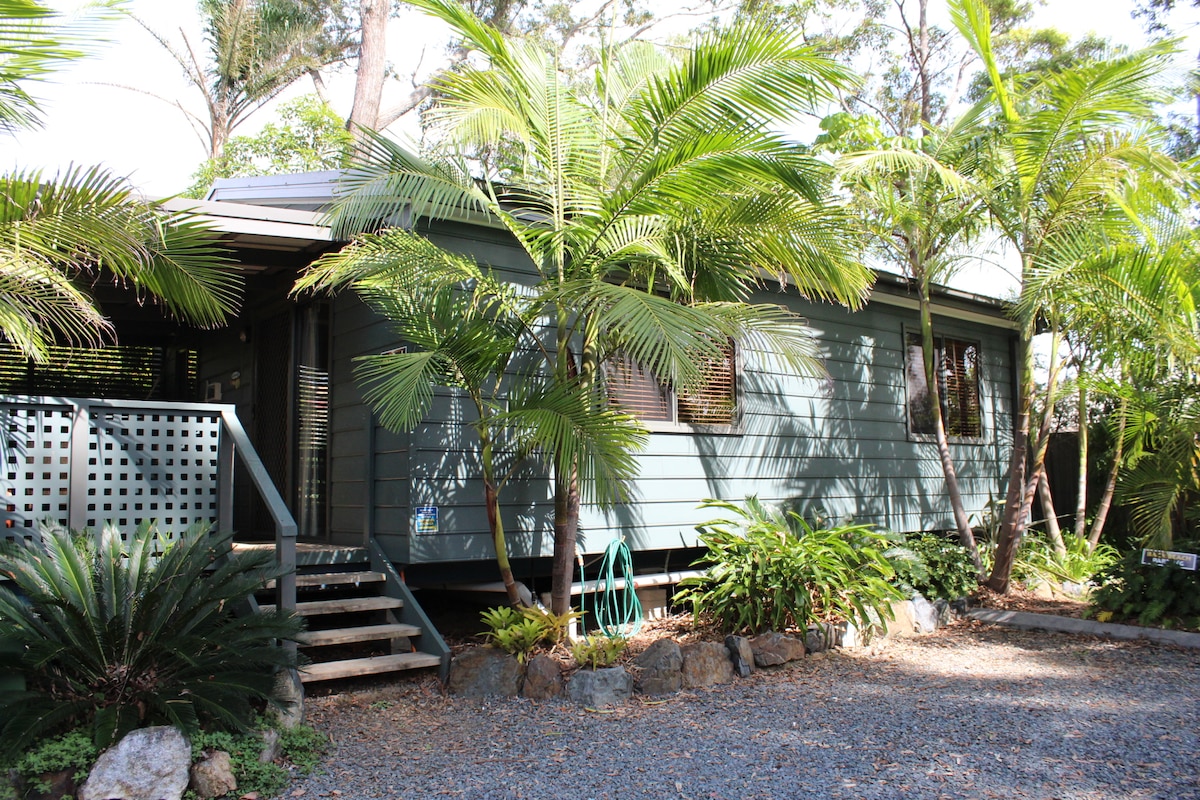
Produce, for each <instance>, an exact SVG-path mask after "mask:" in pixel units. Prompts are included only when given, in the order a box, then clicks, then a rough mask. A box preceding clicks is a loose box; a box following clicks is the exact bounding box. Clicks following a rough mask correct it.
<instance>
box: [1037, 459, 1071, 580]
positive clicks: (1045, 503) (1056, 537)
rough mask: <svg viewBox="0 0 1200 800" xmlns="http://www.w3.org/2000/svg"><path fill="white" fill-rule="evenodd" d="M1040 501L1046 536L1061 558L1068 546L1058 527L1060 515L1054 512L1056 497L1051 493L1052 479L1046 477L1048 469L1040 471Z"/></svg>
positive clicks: (1064, 555)
mask: <svg viewBox="0 0 1200 800" xmlns="http://www.w3.org/2000/svg"><path fill="white" fill-rule="evenodd" d="M1038 499H1039V500H1041V501H1042V514H1043V515H1045V519H1046V535H1047V536H1049V537H1050V544H1051V546H1052V547H1054V554H1055V555H1056V556H1059V557H1060V558H1065V557H1066V555H1067V545H1066V543H1065V542H1064V541H1063V537H1062V528H1060V527H1059V526H1058V514H1057V512H1055V510H1054V496H1053V495H1052V494H1051V493H1050V479H1049V478H1047V477H1046V468H1045V466H1043V467H1042V468H1041V469H1040V470H1039V471H1038Z"/></svg>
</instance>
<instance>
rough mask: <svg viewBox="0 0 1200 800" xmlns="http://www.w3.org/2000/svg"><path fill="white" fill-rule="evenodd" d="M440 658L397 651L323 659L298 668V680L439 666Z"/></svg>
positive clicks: (328, 678)
mask: <svg viewBox="0 0 1200 800" xmlns="http://www.w3.org/2000/svg"><path fill="white" fill-rule="evenodd" d="M441 663H442V660H441V659H440V658H438V657H437V656H432V655H430V654H428V653H399V654H397V655H391V656H371V657H370V658H351V659H347V660H346V661H325V662H323V663H320V664H309V665H308V666H307V667H304V668H303V669H301V670H300V681H301V682H302V683H312V682H313V681H331V680H335V679H337V678H355V677H358V676H360V675H378V674H379V673H381V672H399V671H400V670H405V669H420V668H422V667H437V666H440V665H441Z"/></svg>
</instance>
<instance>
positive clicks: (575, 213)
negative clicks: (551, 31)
mask: <svg viewBox="0 0 1200 800" xmlns="http://www.w3.org/2000/svg"><path fill="white" fill-rule="evenodd" d="M416 5H419V6H420V7H421V8H423V9H425V10H426V11H428V12H429V13H431V14H433V15H435V16H437V17H439V18H441V19H443V20H445V21H447V22H448V23H449V24H450V25H451V27H452V28H453V29H454V31H455V33H456V34H457V35H459V36H460V37H462V39H463V40H464V41H465V42H466V43H467V46H468V47H470V48H472V49H474V50H476V51H477V52H478V53H479V54H480V55H481V56H482V57H483V58H484V59H486V62H487V63H486V64H484V65H475V64H474V62H472V63H471V64H470V65H469V66H467V67H466V68H464V69H463V70H461V71H459V72H456V73H453V74H448V75H445V76H443V77H442V78H441V80H440V82H439V85H438V87H437V88H438V91H439V93H440V97H441V100H440V105H439V106H438V107H437V108H436V109H435V116H434V124H435V126H436V129H437V131H438V132H439V133H440V134H441V135H442V136H443V137H444V142H445V143H446V154H445V155H443V156H442V157H440V158H437V159H434V160H432V161H425V160H423V159H420V158H417V157H415V156H412V155H411V154H409V153H407V152H405V151H404V150H402V149H401V148H399V147H396V146H395V145H393V144H391V143H389V142H387V141H386V140H384V139H382V138H379V137H375V138H373V139H372V140H371V141H372V145H371V147H370V149H369V152H367V153H366V158H365V160H364V162H363V163H362V164H361V165H360V166H359V167H358V168H357V169H355V170H352V171H351V172H350V174H349V177H348V179H347V181H346V186H345V188H346V190H347V192H348V196H347V197H346V199H345V200H344V201H343V202H342V203H341V204H340V206H339V208H338V209H337V211H336V213H335V214H334V217H333V224H334V227H335V229H336V230H338V231H339V232H341V233H343V234H346V233H349V232H353V231H357V230H364V229H373V228H378V226H379V224H380V220H388V219H394V220H395V219H409V218H410V217H411V218H412V219H419V218H422V217H425V218H430V219H437V218H441V217H445V216H447V215H449V214H451V213H453V212H459V211H469V212H476V213H479V212H482V213H485V214H489V215H491V216H492V217H493V218H494V219H496V220H499V221H500V222H501V223H502V224H503V225H504V226H505V228H507V230H508V231H509V232H510V233H511V234H512V235H513V237H514V238H515V239H516V241H517V242H518V243H519V244H520V245H521V247H522V248H523V249H524V251H525V253H526V254H527V255H528V258H529V262H530V265H531V267H532V269H533V270H535V276H534V280H533V283H532V285H529V286H522V287H520V288H519V289H516V288H513V287H511V286H510V285H509V284H507V283H505V282H503V281H501V280H499V278H498V276H497V275H496V274H495V273H494V272H492V271H491V270H489V269H487V268H486V267H479V268H476V269H477V271H476V272H472V271H470V270H468V269H467V265H465V264H462V263H458V264H450V263H449V262H448V261H447V260H446V259H432V258H430V257H429V252H428V250H429V245H428V244H427V242H425V240H424V239H423V237H422V236H420V235H419V234H418V233H414V232H411V231H409V230H402V229H397V228H392V229H386V230H382V231H379V232H377V233H373V234H367V235H362V236H360V237H358V238H357V239H356V240H355V242H354V243H352V244H351V245H350V246H348V247H347V248H345V249H344V250H342V251H341V252H340V253H337V254H334V255H330V256H328V257H326V258H323V259H322V260H321V261H320V262H318V263H317V264H315V265H314V268H313V269H312V270H311V271H310V272H309V273H308V274H307V275H306V276H305V277H304V278H303V279H302V280H301V281H300V282H299V283H298V284H297V290H300V291H303V290H310V289H336V288H339V287H344V286H354V287H355V288H358V289H366V290H368V296H372V295H371V293H372V292H377V291H378V290H379V289H380V287H385V288H386V289H387V290H389V291H394V292H397V293H403V294H405V295H406V296H411V297H422V296H424V297H426V298H427V299H430V298H433V297H435V296H437V292H438V291H440V290H444V289H446V287H453V290H454V291H457V292H459V293H460V294H461V296H462V297H463V298H464V302H466V298H469V302H470V304H471V305H472V307H474V308H477V309H479V311H478V313H480V314H482V315H484V316H486V317H488V318H493V317H494V318H497V319H500V320H503V321H504V323H505V325H511V327H512V330H513V333H514V338H513V339H511V340H507V341H506V343H505V346H506V347H507V346H508V345H509V344H515V345H516V347H514V348H513V350H512V351H510V354H514V353H515V355H517V356H519V358H512V359H508V356H506V357H505V359H508V360H505V359H496V360H494V361H493V362H492V365H491V373H490V374H492V375H501V374H502V373H504V371H505V370H507V371H508V373H509V377H515V380H513V381H512V384H511V385H512V386H513V387H514V388H513V389H512V391H511V392H505V396H504V397H503V398H502V399H503V401H504V409H505V410H504V411H503V412H501V413H498V414H496V415H495V417H494V418H493V419H494V421H495V422H496V423H498V424H500V425H502V426H503V427H504V428H505V429H506V430H507V431H508V432H509V434H510V435H511V442H510V446H511V452H512V453H513V455H514V457H516V458H518V459H519V458H520V457H522V456H524V455H526V454H530V453H535V452H536V453H540V454H542V456H543V458H544V460H545V462H546V463H548V464H549V466H550V469H551V472H552V484H553V493H554V561H553V567H552V570H553V585H552V598H553V599H552V603H551V605H552V610H553V611H554V612H555V613H564V612H565V611H566V610H567V609H568V607H569V603H570V594H569V591H570V580H571V565H572V559H573V557H574V552H575V534H576V527H577V522H578V515H579V507H580V503H581V501H588V502H597V503H612V502H615V501H619V500H622V499H625V498H626V497H628V488H629V478H631V477H632V475H633V470H634V469H635V467H636V462H635V461H634V460H633V459H632V452H633V449H634V448H635V447H636V446H637V445H638V443H639V442H640V441H641V435H640V428H639V427H638V426H637V425H636V424H635V422H634V421H633V420H632V419H631V418H629V417H628V416H626V415H622V414H614V413H613V408H612V404H611V401H610V399H609V396H608V394H607V393H606V389H605V384H606V378H605V374H604V370H603V367H604V365H605V363H606V362H609V361H612V360H616V359H620V360H623V361H626V362H633V363H636V364H637V365H639V366H640V367H641V368H643V369H645V370H647V371H649V372H651V373H652V374H653V375H655V376H657V378H658V379H659V380H661V381H663V382H664V383H666V384H668V385H671V386H673V387H676V388H677V389H678V390H680V391H681V392H687V391H688V390H689V389H694V388H695V387H697V386H699V385H700V384H701V383H702V382H703V380H704V374H703V373H704V369H703V366H702V365H703V364H704V363H705V362H706V361H707V360H710V359H715V358H719V357H720V356H721V354H722V352H723V349H724V348H725V347H726V346H727V342H728V341H729V339H730V338H734V339H736V340H737V341H738V342H739V343H740V344H741V345H742V346H743V347H744V348H745V349H746V350H749V351H751V352H752V353H753V354H754V356H755V357H758V358H773V359H775V360H776V362H777V363H782V364H784V365H786V366H787V367H788V368H790V369H795V370H802V371H805V372H808V373H812V372H814V371H817V370H819V369H820V367H819V362H818V361H817V359H816V349H815V346H814V343H813V340H812V338H811V335H810V332H809V330H808V329H807V327H805V326H804V324H803V322H802V321H801V320H800V319H799V318H798V317H796V316H795V315H793V314H791V313H790V312H788V311H787V310H785V309H783V308H781V307H778V306H771V305H750V304H747V303H745V302H744V301H745V299H746V298H747V297H748V296H749V293H750V292H751V291H753V290H754V288H755V287H757V286H759V285H761V284H763V283H764V282H765V281H766V280H767V276H775V277H777V278H779V279H780V280H781V281H787V282H790V283H792V284H794V285H795V286H796V287H797V288H798V289H799V290H800V291H802V292H805V293H807V294H809V295H811V296H817V297H821V298H829V299H835V300H838V301H842V302H846V303H857V302H858V301H860V300H861V299H862V297H863V293H864V291H865V288H866V286H867V285H868V283H869V273H868V272H867V271H866V270H865V269H864V268H863V267H862V266H861V265H859V264H857V263H854V262H852V261H850V260H849V259H848V255H849V254H851V253H853V251H854V247H853V243H852V242H851V241H848V240H847V238H846V236H845V234H844V233H843V231H846V230H848V229H849V227H850V226H849V225H847V224H846V218H845V216H844V215H842V214H841V213H839V212H838V211H837V210H836V209H833V208H830V207H829V206H827V205H825V204H824V202H823V201H824V199H825V195H826V186H827V180H828V168H827V167H826V166H825V165H824V164H823V163H822V162H821V161H819V160H818V159H816V158H814V157H813V156H812V155H811V154H809V153H807V152H806V151H805V150H804V149H802V148H800V147H797V146H794V145H792V144H790V143H788V142H786V141H785V140H783V139H782V138H781V137H779V136H777V135H775V134H772V133H770V132H769V130H768V128H767V126H766V121H767V120H768V119H781V118H788V117H794V116H795V115H796V113H797V112H800V111H804V110H807V109H809V108H811V107H812V105H813V104H815V103H817V102H819V101H821V100H822V99H824V98H827V97H829V96H830V93H831V92H832V90H833V88H834V87H836V86H841V85H845V84H846V83H848V81H849V80H850V76H849V75H848V73H846V72H845V70H843V69H842V68H840V67H838V66H837V65H835V64H833V63H832V62H830V61H828V60H827V59H825V58H823V57H821V56H819V55H817V54H815V53H814V52H812V51H811V50H809V49H807V48H804V47H799V46H797V45H795V44H794V42H793V38H792V36H791V35H790V34H789V33H788V32H786V31H779V30H767V29H764V28H763V27H756V26H752V25H742V26H739V27H737V28H735V29H732V30H728V31H725V32H721V33H717V34H713V35H712V36H710V37H709V38H707V39H706V40H705V41H703V42H702V43H701V44H699V45H697V46H696V47H695V48H694V49H693V50H691V51H689V52H688V53H687V55H686V56H685V57H684V58H683V60H682V61H678V62H676V61H673V60H671V59H669V58H668V57H667V56H665V55H664V53H663V52H662V51H660V50H657V49H654V48H652V47H650V46H648V45H644V44H634V45H630V46H627V47H621V48H619V49H615V50H610V51H607V52H605V53H604V54H603V55H602V58H601V61H600V66H599V67H598V69H597V70H596V72H595V73H594V76H593V78H594V79H593V80H585V79H583V78H582V77H576V76H569V75H566V74H564V72H563V71H562V70H561V69H560V68H559V64H558V62H557V58H556V56H555V54H553V53H550V52H547V51H546V50H544V49H542V48H540V47H538V46H537V45H534V44H532V43H528V42H520V41H511V40H509V39H506V38H505V37H504V36H502V35H501V34H500V33H498V32H497V31H496V30H495V29H493V28H490V27H488V26H486V25H484V24H482V23H481V22H480V21H479V20H478V19H477V18H476V17H474V16H473V15H471V14H470V13H469V12H467V11H465V10H464V9H463V8H462V7H460V6H458V5H456V4H455V3H453V2H451V1H450V0H420V2H418V3H416ZM468 154H470V155H474V156H476V157H477V158H476V160H474V161H468V159H467V155H468ZM472 169H475V170H476V171H475V172H473V171H472ZM476 178H481V180H477V179H476ZM506 287H507V288H506ZM374 296H376V297H377V294H376V295H374ZM429 316H430V318H433V315H432V314H430V315H429ZM491 341H492V340H491V339H488V342H489V343H490V342H491ZM472 344H473V343H472ZM434 357H435V356H433V355H431V354H427V353H425V352H423V353H420V354H418V353H410V354H396V355H395V356H394V358H397V359H398V360H397V362H396V364H395V366H400V365H401V364H403V363H408V364H415V363H417V361H418V360H419V359H421V358H424V359H428V360H432V359H433V358H434ZM380 363H381V362H379V361H368V362H366V364H367V365H371V364H380ZM367 369H372V368H371V367H367ZM413 369H414V371H415V369H416V368H415V367H413ZM514 372H515V376H514V375H513V373H514ZM384 374H385V373H383V372H382V371H380V372H368V373H367V374H366V375H365V377H367V378H372V377H373V378H375V379H376V380H377V381H380V380H382V379H383V375H384ZM396 374H397V375H399V374H400V373H399V372H397V373H396ZM432 378H433V373H432V371H431V372H429V373H428V374H427V375H426V376H425V377H423V378H422V379H421V380H422V381H424V384H425V385H427V384H428V381H429V380H430V379H432ZM377 385H378V386H380V387H382V386H383V384H382V383H378V384H377ZM421 391H427V390H426V389H422V390H421ZM381 392H382V389H381ZM412 395H413V397H414V398H417V397H418V393H417V392H416V391H415V389H414V390H413V391H412ZM380 396H381V395H380V394H377V395H376V399H377V402H378V401H379V398H380ZM391 396H392V397H393V398H394V399H395V400H397V401H400V403H399V404H400V405H405V404H406V403H408V402H409V401H406V400H405V397H404V394H403V392H401V391H396V392H393V393H391ZM413 402H414V403H415V400H414V401H413ZM421 408H423V407H419V408H418V410H417V411H415V412H414V413H413V414H412V415H409V416H407V417H402V418H401V420H403V421H405V422H411V421H412V420H413V419H415V418H419V416H420V413H422V412H421V410H420V409H421ZM480 427H481V429H482V427H484V426H480Z"/></svg>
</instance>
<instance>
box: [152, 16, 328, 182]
mask: <svg viewBox="0 0 1200 800" xmlns="http://www.w3.org/2000/svg"><path fill="white" fill-rule="evenodd" d="M200 13H201V17H202V19H203V20H204V40H205V44H206V45H207V49H208V53H207V57H206V58H205V57H202V56H201V55H200V54H198V53H197V50H196V47H195V46H194V45H193V44H192V43H191V42H190V41H188V39H187V38H186V37H184V41H183V47H182V49H181V48H179V47H176V46H175V45H173V44H172V43H171V42H170V40H168V39H167V38H166V37H165V36H163V35H162V34H160V33H158V32H156V31H154V30H153V29H151V28H150V27H149V26H148V25H146V24H145V23H144V22H142V21H141V20H137V21H138V24H140V25H141V26H142V27H143V28H145V29H146V31H147V32H149V34H150V35H151V36H153V37H154V38H155V39H156V40H157V41H158V43H159V44H160V45H162V47H163V49H164V50H166V51H167V52H168V53H170V54H171V57H172V58H174V59H175V61H176V62H177V63H178V64H179V66H180V67H182V68H183V71H184V75H185V76H186V77H187V80H188V83H190V84H191V85H192V86H194V87H196V89H197V90H199V92H200V94H201V95H202V96H203V97H204V105H205V113H204V115H201V114H197V113H195V112H192V111H189V110H188V109H187V108H186V107H184V106H183V105H182V104H181V103H180V102H179V101H176V100H171V101H168V102H170V103H171V104H172V105H174V106H176V107H177V108H179V110H180V111H182V112H183V114H184V115H185V116H186V117H187V119H188V121H189V122H190V123H191V124H192V127H193V128H195V130H196V133H197V134H198V135H199V136H200V138H201V140H202V141H203V142H204V145H205V147H206V148H207V149H208V158H209V159H218V158H220V157H221V154H222V153H223V152H224V151H225V144H226V142H228V141H229V138H230V136H232V135H233V132H234V130H236V129H237V127H238V126H239V125H241V124H242V123H243V122H245V121H246V119H247V118H248V117H249V116H250V115H251V114H253V113H254V112H255V111H257V110H258V109H260V108H261V107H262V106H263V105H265V104H266V103H268V102H270V101H271V100H273V99H274V98H275V97H277V96H278V95H279V93H280V92H282V91H283V90H284V89H286V88H288V87H289V86H291V85H292V84H293V83H295V82H296V81H297V80H299V79H300V78H302V77H304V76H305V75H308V74H310V73H311V72H313V71H315V70H316V69H318V68H319V67H322V66H324V64H322V63H320V61H321V59H322V58H335V57H337V56H335V55H334V54H333V53H327V52H323V51H322V49H321V47H320V46H319V45H321V44H323V39H322V33H323V31H324V18H323V17H322V14H321V9H320V8H319V7H313V6H312V5H311V4H309V3H303V2H300V1H299V0H200ZM134 19H137V18H136V17H134ZM338 52H340V51H338Z"/></svg>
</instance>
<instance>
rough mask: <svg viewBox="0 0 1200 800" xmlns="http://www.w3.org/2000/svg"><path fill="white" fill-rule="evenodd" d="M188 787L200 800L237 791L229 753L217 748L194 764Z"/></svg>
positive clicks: (207, 799)
mask: <svg viewBox="0 0 1200 800" xmlns="http://www.w3.org/2000/svg"><path fill="white" fill-rule="evenodd" d="M276 737H278V734H276ZM188 788H190V789H191V790H192V791H193V792H195V793H196V796H197V797H199V798H200V800H209V798H213V797H224V796H225V795H227V794H229V793H230V792H233V791H236V790H237V778H235V777H234V776H233V762H231V761H230V759H229V753H226V752H225V751H224V750H215V751H213V752H211V753H208V754H206V755H205V756H204V757H203V758H201V759H200V760H199V761H197V762H196V763H195V764H192V769H191V781H190V782H189V784H188Z"/></svg>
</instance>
